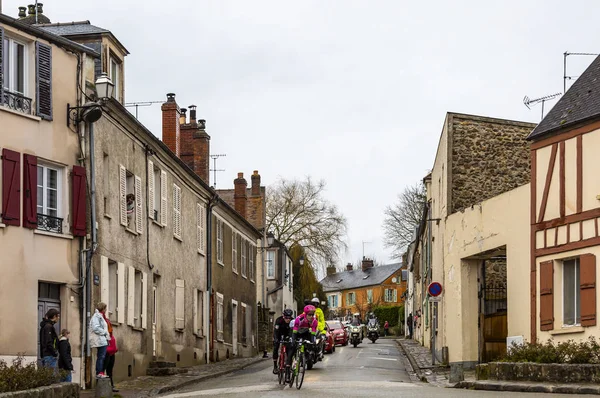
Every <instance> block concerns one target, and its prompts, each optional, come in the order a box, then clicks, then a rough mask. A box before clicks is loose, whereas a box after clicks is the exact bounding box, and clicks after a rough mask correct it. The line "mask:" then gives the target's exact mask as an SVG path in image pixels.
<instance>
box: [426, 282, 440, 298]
mask: <svg viewBox="0 0 600 398" xmlns="http://www.w3.org/2000/svg"><path fill="white" fill-rule="evenodd" d="M427 291H428V292H429V295H430V296H433V297H437V296H439V295H440V294H442V285H441V284H440V283H439V282H431V283H430V284H429V286H428V287H427Z"/></svg>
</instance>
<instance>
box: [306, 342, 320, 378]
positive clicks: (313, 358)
mask: <svg viewBox="0 0 600 398" xmlns="http://www.w3.org/2000/svg"><path fill="white" fill-rule="evenodd" d="M318 350H319V339H318V338H317V339H316V340H315V343H314V344H312V343H308V342H307V343H306V348H305V350H304V355H305V357H306V369H308V370H311V369H312V368H313V366H314V365H315V363H317V361H318V360H319V354H318V353H317V351H318Z"/></svg>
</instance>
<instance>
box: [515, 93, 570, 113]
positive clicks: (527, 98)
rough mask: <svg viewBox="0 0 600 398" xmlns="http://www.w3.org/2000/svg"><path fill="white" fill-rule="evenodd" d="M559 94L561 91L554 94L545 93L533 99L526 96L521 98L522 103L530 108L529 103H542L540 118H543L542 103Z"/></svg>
mask: <svg viewBox="0 0 600 398" xmlns="http://www.w3.org/2000/svg"><path fill="white" fill-rule="evenodd" d="M561 95H562V93H556V94H550V95H546V96H544V97H540V98H534V99H530V98H529V97H528V96H525V98H523V103H524V104H525V106H526V107H527V109H531V107H530V106H529V105H535V104H539V103H540V102H541V103H542V119H543V118H544V103H545V102H546V101H550V100H553V99H554V98H556V97H560V96H561Z"/></svg>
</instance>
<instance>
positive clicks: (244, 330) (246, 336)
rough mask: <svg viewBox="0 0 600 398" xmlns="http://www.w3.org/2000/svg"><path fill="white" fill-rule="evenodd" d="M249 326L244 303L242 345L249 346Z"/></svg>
mask: <svg viewBox="0 0 600 398" xmlns="http://www.w3.org/2000/svg"><path fill="white" fill-rule="evenodd" d="M247 333H248V325H247V318H246V304H244V303H242V344H244V345H246V344H248V335H247Z"/></svg>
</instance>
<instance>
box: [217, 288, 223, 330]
mask: <svg viewBox="0 0 600 398" xmlns="http://www.w3.org/2000/svg"><path fill="white" fill-rule="evenodd" d="M217 340H218V341H223V295H222V294H221V293H217Z"/></svg>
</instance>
